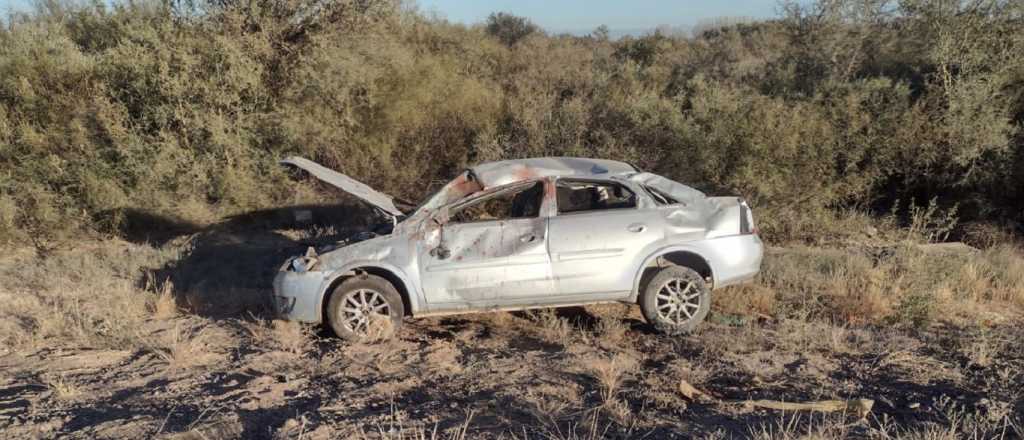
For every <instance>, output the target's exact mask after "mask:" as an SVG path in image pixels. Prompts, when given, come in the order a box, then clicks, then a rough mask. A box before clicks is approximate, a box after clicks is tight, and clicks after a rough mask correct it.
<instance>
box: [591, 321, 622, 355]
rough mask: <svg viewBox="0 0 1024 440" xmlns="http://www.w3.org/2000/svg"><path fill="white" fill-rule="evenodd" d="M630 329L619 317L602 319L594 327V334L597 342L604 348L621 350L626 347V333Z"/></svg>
mask: <svg viewBox="0 0 1024 440" xmlns="http://www.w3.org/2000/svg"><path fill="white" fill-rule="evenodd" d="M628 330H629V327H628V326H627V325H626V324H625V323H624V322H622V319H620V318H618V317H608V316H606V317H601V318H599V319H598V321H597V324H596V325H595V326H594V333H596V335H597V341H598V343H600V344H601V346H602V347H605V348H608V349H612V350H614V349H621V348H624V347H626V346H627V345H628V344H625V343H624V342H625V339H626V332H627V331H628Z"/></svg>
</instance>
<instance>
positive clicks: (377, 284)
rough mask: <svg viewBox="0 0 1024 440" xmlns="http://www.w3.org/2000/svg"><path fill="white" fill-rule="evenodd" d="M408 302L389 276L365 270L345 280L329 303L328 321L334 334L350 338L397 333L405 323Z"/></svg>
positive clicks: (335, 290)
mask: <svg viewBox="0 0 1024 440" xmlns="http://www.w3.org/2000/svg"><path fill="white" fill-rule="evenodd" d="M403 316H405V305H404V304H403V303H402V296H401V295H399V294H398V291H397V290H395V286H392V285H391V283H390V282H388V280H386V279H384V278H381V277H379V276H376V275H368V274H361V275H356V276H354V277H351V278H348V279H346V280H345V281H342V282H341V284H339V285H338V287H336V288H335V289H334V291H333V292H332V293H331V299H330V301H328V303H327V322H328V323H329V324H330V325H331V329H332V330H334V334H336V335H338V336H339V337H341V338H343V339H347V340H350V341H374V340H380V339H387V338H390V337H391V336H393V335H394V334H395V333H396V332H397V331H398V328H399V327H401V326H402V317H403Z"/></svg>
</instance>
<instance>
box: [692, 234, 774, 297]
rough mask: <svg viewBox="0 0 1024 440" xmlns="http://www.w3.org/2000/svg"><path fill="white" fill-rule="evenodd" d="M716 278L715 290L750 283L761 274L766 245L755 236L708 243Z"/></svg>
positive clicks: (707, 249)
mask: <svg viewBox="0 0 1024 440" xmlns="http://www.w3.org/2000/svg"><path fill="white" fill-rule="evenodd" d="M706 245H707V248H706V253H705V256H707V257H709V258H708V260H710V263H711V270H712V271H713V275H714V278H715V285H714V288H715V289H718V288H722V287H726V286H732V285H736V284H742V283H745V282H749V281H751V280H753V279H754V277H756V276H757V274H758V273H760V272H761V260H762V259H763V258H764V243H763V242H761V238H760V237H758V236H757V235H754V234H749V235H735V236H731V237H721V238H716V239H713V240H709V241H708V242H706Z"/></svg>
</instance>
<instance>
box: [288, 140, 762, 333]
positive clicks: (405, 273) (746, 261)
mask: <svg viewBox="0 0 1024 440" xmlns="http://www.w3.org/2000/svg"><path fill="white" fill-rule="evenodd" d="M282 163H285V164H288V165H292V166H295V167H298V168H300V169H303V170H305V171H307V172H309V173H310V174H312V175H313V176H315V177H317V178H319V179H321V180H323V181H325V182H327V183H329V184H331V185H334V186H337V187H338V188H340V189H342V190H344V191H347V192H349V193H351V194H353V195H354V196H356V197H359V198H360V199H362V200H364V201H366V202H368V203H370V204H372V205H373V206H375V207H376V208H377V209H379V210H380V211H381V213H383V214H385V215H386V216H387V217H388V218H389V219H390V222H391V223H390V225H389V226H388V227H387V228H384V229H383V230H378V231H377V232H376V233H373V232H366V233H362V234H357V236H355V237H352V238H350V239H348V240H346V241H343V242H341V243H338V244H336V245H333V246H329V247H327V248H322V249H313V248H310V249H309V250H308V251H307V252H306V254H305V255H300V256H296V257H293V258H290V259H289V260H288V261H286V262H285V264H283V265H282V267H281V269H280V271H279V272H278V274H277V276H276V278H275V279H274V300H275V305H276V307H277V309H278V310H277V311H278V312H279V314H280V315H281V316H282V317H284V318H286V319H291V320H296V321H301V322H310V323H326V324H328V325H330V326H331V328H332V329H333V330H334V331H335V333H336V334H338V335H339V336H341V337H344V338H349V339H361V338H366V337H368V336H373V337H376V336H378V335H385V334H387V333H390V332H392V331H393V330H394V329H396V328H397V327H398V326H400V325H401V323H402V319H403V317H405V316H413V317H417V316H426V315H447V314H457V313H467V312H484V311H496V310H522V309H529V308H537V307H562V306H577V305H583V304H594V303H601V302H623V303H629V304H638V305H639V306H640V310H641V311H642V313H643V315H644V317H645V318H646V319H647V321H648V322H650V323H651V324H652V325H653V326H654V327H655V328H657V329H658V330H660V331H663V332H667V333H681V332H689V331H691V330H693V329H694V328H696V326H697V325H698V324H700V323H701V322H702V321H703V320H704V318H705V316H707V314H708V311H709V310H710V303H711V291H712V290H714V289H718V288H721V287H725V286H729V285H732V284H737V283H741V282H744V281H747V280H750V279H752V278H753V277H754V276H755V275H757V273H758V271H759V270H760V266H761V258H762V253H763V245H762V243H761V240H760V238H759V237H758V235H757V229H756V227H755V225H754V217H753V214H752V213H751V210H750V207H749V206H748V205H747V204H746V203H745V202H744V201H743V200H742V199H740V198H738V197H708V196H706V195H704V193H702V192H700V191H697V190H695V189H693V188H691V187H688V186H686V185H683V184H681V183H678V182H675V181H672V180H670V179H667V178H665V177H662V176H658V175H655V174H651V173H647V172H642V171H640V170H637V169H636V168H634V167H633V166H631V165H629V164H626V163H623V162H617V161H611V160H602V159H583V158H568V157H559V158H535V159H520V160H507V161H501V162H491V163H485V164H481V165H478V166H475V167H473V168H470V169H468V170H466V171H464V172H463V173H461V174H460V175H459V176H458V177H456V178H455V179H454V180H452V181H451V182H449V183H448V184H447V185H446V186H444V187H443V188H441V190H439V191H438V192H437V193H435V194H434V195H432V196H431V197H429V198H428V199H427V200H426V201H425V202H424V203H422V204H421V205H420V206H419V207H417V208H415V209H411V210H408V211H406V210H402V209H399V206H398V204H397V203H396V201H395V199H394V198H392V197H390V196H388V195H386V194H383V193H380V192H378V191H375V190H374V189H372V188H370V187H368V186H366V185H364V184H362V183H360V182H358V181H356V180H354V179H352V178H350V177H348V176H345V175H344V174H341V173H338V172H336V171H333V170H331V169H328V168H325V167H323V166H321V165H319V164H317V163H315V162H312V161H309V160H307V159H303V158H298V157H290V158H287V159H285V160H284V161H282Z"/></svg>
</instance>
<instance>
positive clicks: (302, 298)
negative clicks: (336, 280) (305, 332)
mask: <svg viewBox="0 0 1024 440" xmlns="http://www.w3.org/2000/svg"><path fill="white" fill-rule="evenodd" d="M325 278H326V274H325V273H323V272H317V271H309V272H295V271H290V270H282V271H279V272H278V273H277V275H276V276H275V277H274V307H275V309H276V310H275V312H276V313H277V315H278V317H280V318H282V319H287V320H289V321H300V322H310V323H319V322H320V321H321V314H320V299H321V298H322V297H323V296H322V293H323V284H324V283H325V282H326V280H325Z"/></svg>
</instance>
